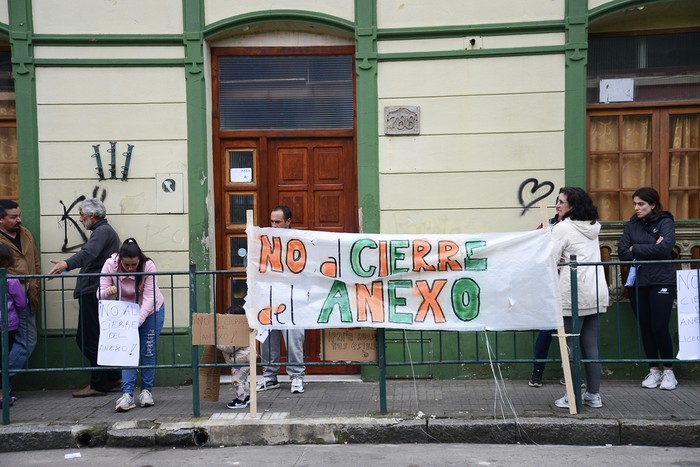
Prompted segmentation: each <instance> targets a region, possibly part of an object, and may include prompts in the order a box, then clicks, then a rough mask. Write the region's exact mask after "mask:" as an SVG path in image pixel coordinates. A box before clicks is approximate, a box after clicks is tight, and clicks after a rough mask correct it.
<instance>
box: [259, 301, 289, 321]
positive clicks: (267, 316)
mask: <svg viewBox="0 0 700 467" xmlns="http://www.w3.org/2000/svg"><path fill="white" fill-rule="evenodd" d="M286 309H287V305H277V306H276V307H275V309H274V310H273V309H272V307H269V306H266V307H265V308H263V309H262V310H260V311H259V312H258V322H260V324H264V325H265V326H269V325H270V324H272V314H273V313H274V314H276V315H278V314H280V313H282V312H283V311H284V310H286Z"/></svg>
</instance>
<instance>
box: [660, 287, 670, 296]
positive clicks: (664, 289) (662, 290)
mask: <svg viewBox="0 0 700 467" xmlns="http://www.w3.org/2000/svg"><path fill="white" fill-rule="evenodd" d="M659 295H668V288H667V287H662V288H660V289H659Z"/></svg>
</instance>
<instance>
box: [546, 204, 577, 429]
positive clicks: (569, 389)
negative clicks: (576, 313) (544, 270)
mask: <svg viewBox="0 0 700 467" xmlns="http://www.w3.org/2000/svg"><path fill="white" fill-rule="evenodd" d="M539 205H540V216H541V217H542V228H543V229H546V228H548V226H549V217H548V216H547V203H545V202H544V201H540V202H539ZM557 287H559V284H557ZM559 303H560V306H559V313H560V317H561V319H562V325H561V326H559V329H557V333H556V336H557V337H558V339H557V340H558V341H559V353H560V354H561V367H562V370H563V371H564V383H565V384H566V397H567V398H568V399H569V413H570V414H572V415H576V414H577V413H578V412H577V411H576V396H575V395H574V385H573V383H572V381H571V365H570V364H569V347H568V346H567V345H566V331H565V330H564V324H563V323H564V316H563V314H561V311H562V308H561V301H560V302H559Z"/></svg>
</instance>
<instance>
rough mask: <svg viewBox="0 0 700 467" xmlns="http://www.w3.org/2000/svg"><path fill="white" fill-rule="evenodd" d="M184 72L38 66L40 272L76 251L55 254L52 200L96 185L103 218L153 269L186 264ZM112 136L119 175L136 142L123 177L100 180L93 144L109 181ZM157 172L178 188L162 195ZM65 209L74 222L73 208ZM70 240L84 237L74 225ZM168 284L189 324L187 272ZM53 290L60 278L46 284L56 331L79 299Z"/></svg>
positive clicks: (60, 227)
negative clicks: (173, 203) (173, 202)
mask: <svg viewBox="0 0 700 467" xmlns="http://www.w3.org/2000/svg"><path fill="white" fill-rule="evenodd" d="M63 52H65V51H63ZM63 52H62V53H63ZM49 53H51V52H49ZM184 73H185V71H184V69H183V68H182V67H172V68H137V67H133V68H131V67H127V68H124V67H119V68H117V67H102V68H87V67H76V68H44V67H37V70H36V88H37V105H38V108H37V121H38V143H39V176H40V185H39V186H40V205H41V207H42V211H41V245H42V270H44V271H48V270H50V268H51V266H52V265H51V263H50V260H51V259H65V258H67V257H69V256H70V255H71V254H73V253H74V252H75V251H77V249H76V250H74V251H73V252H67V253H64V252H62V251H61V248H62V246H63V242H64V238H65V237H66V234H65V223H64V222H62V221H61V216H62V215H63V206H62V205H61V204H60V202H59V201H63V203H64V204H65V205H66V206H70V204H71V203H72V202H73V201H74V200H75V199H77V198H78V197H79V196H81V195H84V196H86V197H91V196H92V194H93V190H95V189H97V193H98V196H102V195H103V194H105V195H106V198H105V201H104V202H105V206H106V208H107V213H108V220H109V221H110V223H111V224H112V225H113V226H114V228H115V229H116V230H117V232H118V233H119V236H120V237H121V238H122V239H124V238H127V237H130V236H131V237H135V238H136V239H137V241H138V242H139V244H140V245H141V247H142V248H143V249H144V250H145V251H146V252H147V254H148V255H149V256H150V257H151V258H153V260H154V261H155V262H156V265H157V267H158V269H159V270H162V271H186V270H187V268H188V262H189V252H188V250H189V224H188V215H187V186H186V185H187V124H186V104H185V75H184ZM110 141H116V142H117V148H116V149H117V157H116V165H117V177H119V178H121V167H122V166H123V165H124V161H125V158H124V157H123V153H124V152H126V150H127V144H132V145H133V146H134V148H133V151H132V157H131V164H130V167H129V175H128V181H125V182H123V181H121V180H109V179H108V180H103V181H99V180H98V177H97V175H96V169H95V168H96V160H95V159H94V158H92V157H91V156H92V154H93V152H94V151H93V147H92V146H93V145H94V144H99V145H100V154H101V159H102V164H103V168H104V171H105V176H106V177H107V178H109V176H110V175H109V163H110V159H111V156H110V154H109V153H108V152H107V150H108V149H109V148H110V145H109V142H110ZM164 173H168V174H174V176H175V177H178V176H179V177H181V180H182V183H181V184H180V185H176V194H170V195H165V193H164V192H163V190H162V187H161V186H160V183H159V180H158V179H157V176H158V174H164ZM163 196H175V197H179V199H180V200H181V201H182V203H181V207H179V208H178V207H176V208H175V209H172V208H171V207H169V205H167V203H166V204H163V203H161V202H159V199H160V200H161V201H162V200H163V199H173V198H163ZM69 214H70V216H71V218H73V219H74V220H76V221H78V210H77V207H76V208H73V209H72V211H71V212H70V213H69ZM67 238H68V244H69V245H75V244H80V243H81V238H80V236H79V233H78V232H77V231H76V230H75V227H73V226H72V225H71V224H69V226H68V234H67ZM76 272H77V271H76ZM158 282H159V284H160V285H161V287H164V288H165V286H166V285H168V284H169V279H168V278H166V277H163V278H159V279H158ZM65 285H66V287H67V288H69V290H72V286H73V281H72V280H67V281H66V284H65ZM174 285H175V289H174V290H173V291H172V293H174V294H175V296H176V297H178V300H177V301H176V303H177V304H178V305H179V308H178V309H177V310H176V317H175V324H176V325H178V326H186V325H187V324H188V322H189V317H188V316H189V314H188V307H187V306H183V305H182V304H183V303H185V304H186V303H188V298H187V289H186V287H187V277H186V276H183V277H178V278H177V279H175V282H174ZM60 287H61V282H60V281H58V280H54V281H50V282H48V283H47V290H48V292H47V307H48V308H47V310H48V313H49V316H50V318H49V321H50V323H53V324H55V325H56V326H57V327H61V326H62V325H61V321H60V320H58V318H57V316H62V310H64V309H65V312H66V324H67V326H68V327H72V326H75V324H76V322H77V321H76V319H77V304H76V303H75V302H74V301H72V300H67V301H65V304H64V302H63V298H65V297H61V295H60ZM168 289H169V287H168ZM170 293H171V290H164V294H166V295H169V294H170ZM168 300H170V299H168ZM64 307H65V308H64ZM169 310H170V309H169ZM168 312H169V311H168ZM168 319H170V318H168Z"/></svg>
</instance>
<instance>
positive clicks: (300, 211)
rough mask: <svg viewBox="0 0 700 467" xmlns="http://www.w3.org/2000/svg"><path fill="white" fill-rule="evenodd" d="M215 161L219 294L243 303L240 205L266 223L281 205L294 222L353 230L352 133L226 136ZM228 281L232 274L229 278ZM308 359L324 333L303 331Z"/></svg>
mask: <svg viewBox="0 0 700 467" xmlns="http://www.w3.org/2000/svg"><path fill="white" fill-rule="evenodd" d="M221 148H222V150H221V151H220V154H221V158H220V161H219V164H218V167H220V170H219V171H218V177H217V178H218V180H217V186H218V187H219V189H218V190H217V191H218V192H219V193H218V194H217V199H218V201H219V202H218V203H217V206H218V208H219V209H217V244H218V245H221V246H222V248H217V252H218V255H217V265H218V269H227V270H233V271H234V274H233V278H232V279H233V280H225V281H219V282H218V283H217V285H218V288H217V290H218V293H217V300H218V301H219V302H220V303H222V304H224V305H225V306H229V304H231V305H233V306H234V307H236V306H240V305H242V303H243V297H244V296H245V279H246V278H245V259H244V257H245V247H246V243H245V210H246V209H252V210H253V212H254V218H255V224H256V225H259V226H261V227H268V226H269V225H270V217H269V214H270V212H271V210H272V209H273V208H274V207H275V206H277V205H280V204H284V205H287V206H289V207H290V208H291V210H292V228H294V229H307V230H323V231H330V232H357V229H358V214H357V162H356V156H355V142H354V138H353V137H333V138H328V137H323V138H314V137H306V138H294V137H289V138H286V137H259V138H246V139H231V140H224V141H222V144H221ZM229 279H230V278H229ZM305 350H306V360H307V361H310V362H319V361H321V331H319V330H307V331H306V349H305ZM357 371H358V368H357V367H353V366H342V367H341V366H313V367H307V372H308V373H355V372H357Z"/></svg>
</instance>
